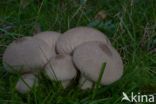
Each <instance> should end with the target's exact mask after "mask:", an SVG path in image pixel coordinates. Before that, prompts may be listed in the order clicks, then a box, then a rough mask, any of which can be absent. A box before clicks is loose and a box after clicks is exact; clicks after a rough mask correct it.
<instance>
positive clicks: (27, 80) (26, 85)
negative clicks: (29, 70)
mask: <svg viewBox="0 0 156 104" xmlns="http://www.w3.org/2000/svg"><path fill="white" fill-rule="evenodd" d="M37 82H38V79H37V77H36V76H35V75H33V74H24V75H22V77H21V78H20V79H19V80H18V82H17V84H16V90H17V91H18V92H20V93H22V94H24V93H26V92H29V91H30V89H31V88H32V87H33V86H34V85H36V84H37Z"/></svg>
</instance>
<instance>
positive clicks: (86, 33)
mask: <svg viewBox="0 0 156 104" xmlns="http://www.w3.org/2000/svg"><path fill="white" fill-rule="evenodd" d="M89 41H100V42H103V43H105V44H111V43H110V41H109V39H108V38H107V37H106V35H105V34H103V33H102V32H100V31H98V30H96V29H93V28H90V27H76V28H73V29H70V30H68V31H66V32H65V33H64V34H63V35H62V36H60V38H59V39H58V41H57V43H56V49H57V51H58V53H60V54H65V53H66V54H70V53H72V51H73V50H74V49H75V48H76V47H77V46H79V45H81V44H83V43H85V42H89Z"/></svg>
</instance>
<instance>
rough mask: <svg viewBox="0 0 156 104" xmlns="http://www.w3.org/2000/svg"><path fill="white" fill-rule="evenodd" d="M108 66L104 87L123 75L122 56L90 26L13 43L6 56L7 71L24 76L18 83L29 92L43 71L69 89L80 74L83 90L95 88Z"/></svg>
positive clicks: (24, 38) (103, 80)
mask: <svg viewBox="0 0 156 104" xmlns="http://www.w3.org/2000/svg"><path fill="white" fill-rule="evenodd" d="M103 63H106V66H105V70H104V73H103V76H102V78H101V84H102V85H109V84H111V83H113V82H115V81H117V80H118V79H119V78H120V77H121V76H122V74H123V63H122V59H121V57H120V55H119V53H118V52H117V51H116V50H115V49H114V48H113V47H112V45H111V42H110V41H109V39H108V38H107V37H106V35H105V34H103V33H102V32H100V31H98V30H96V29H93V28H90V27H76V28H73V29H70V30H68V31H66V32H65V33H63V34H61V33H58V32H53V31H46V32H41V33H38V34H36V35H34V36H32V37H22V38H20V39H17V40H15V41H13V42H12V43H11V44H10V45H9V46H8V47H7V49H6V50H5V52H4V55H3V64H4V68H5V69H6V70H7V71H8V72H11V73H19V75H20V76H21V77H20V79H19V80H18V82H17V84H16V89H17V91H18V92H20V93H26V92H28V91H30V89H31V88H32V87H33V86H34V85H36V83H37V82H38V78H37V75H38V73H39V72H41V71H42V72H43V73H45V75H47V76H48V78H49V79H51V80H52V81H60V82H61V84H62V86H63V87H64V88H66V87H67V86H69V84H70V83H71V81H72V80H73V79H74V78H75V77H76V76H77V73H78V71H79V72H80V76H79V77H80V78H79V85H80V88H81V89H88V88H91V87H92V85H93V84H94V83H95V82H96V81H97V80H98V78H99V74H100V70H101V67H102V64H103Z"/></svg>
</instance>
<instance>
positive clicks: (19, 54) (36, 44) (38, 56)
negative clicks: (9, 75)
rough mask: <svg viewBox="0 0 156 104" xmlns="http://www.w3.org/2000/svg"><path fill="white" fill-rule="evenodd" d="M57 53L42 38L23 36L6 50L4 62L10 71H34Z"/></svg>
mask: <svg viewBox="0 0 156 104" xmlns="http://www.w3.org/2000/svg"><path fill="white" fill-rule="evenodd" d="M53 55H55V52H53V53H52V52H51V50H50V48H49V46H48V45H47V44H46V43H45V42H44V41H42V40H39V39H35V38H32V37H23V38H20V39H18V40H16V41H13V42H12V43H11V44H10V45H9V46H8V47H7V49H6V50H5V52H4V55H3V64H4V67H5V69H6V70H7V71H9V72H20V73H24V72H34V71H38V70H39V69H41V68H43V66H44V65H45V64H46V63H47V61H48V60H49V59H50V58H51V57H52V56H53Z"/></svg>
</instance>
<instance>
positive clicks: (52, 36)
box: [34, 31, 61, 50]
mask: <svg viewBox="0 0 156 104" xmlns="http://www.w3.org/2000/svg"><path fill="white" fill-rule="evenodd" d="M60 35H61V34H60V33H58V32H53V31H46V32H41V33H38V34H36V35H34V38H37V39H41V40H43V41H44V42H46V43H47V44H48V45H49V47H51V49H52V50H55V44H56V41H57V39H58V38H59V36H60Z"/></svg>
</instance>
